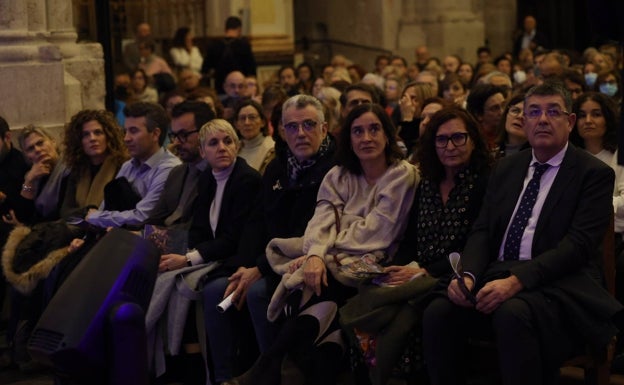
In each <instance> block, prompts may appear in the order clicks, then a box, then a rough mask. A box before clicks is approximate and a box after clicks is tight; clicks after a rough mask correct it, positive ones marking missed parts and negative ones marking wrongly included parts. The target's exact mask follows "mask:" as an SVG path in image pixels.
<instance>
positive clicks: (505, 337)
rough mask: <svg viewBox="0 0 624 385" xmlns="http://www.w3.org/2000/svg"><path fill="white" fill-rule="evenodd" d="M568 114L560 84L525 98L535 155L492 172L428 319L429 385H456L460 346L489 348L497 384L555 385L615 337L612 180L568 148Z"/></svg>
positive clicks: (603, 168)
mask: <svg viewBox="0 0 624 385" xmlns="http://www.w3.org/2000/svg"><path fill="white" fill-rule="evenodd" d="M571 105H572V100H571V98H570V94H569V93H568V91H567V90H566V89H565V87H564V86H563V85H562V84H560V83H552V82H547V83H544V84H542V85H539V86H536V87H534V88H532V89H531V90H529V92H528V93H527V95H526V97H525V100H524V130H525V131H526V134H527V137H528V141H529V143H530V144H531V146H532V149H527V150H524V151H521V152H519V153H517V154H514V155H511V156H509V157H505V158H503V159H501V160H500V161H499V163H498V165H497V167H496V168H495V169H494V170H493V171H492V174H491V175H490V178H489V183H488V188H487V191H486V194H485V199H484V201H483V207H482V209H481V212H480V215H479V218H478V219H477V221H476V222H475V224H474V226H473V230H472V233H471V235H470V237H469V239H468V241H467V243H466V246H465V248H464V250H463V253H462V256H461V263H462V266H463V273H462V274H461V275H460V276H459V278H453V280H451V282H450V284H449V286H448V289H447V292H446V295H444V294H443V295H441V296H438V297H437V298H435V299H434V300H433V301H432V302H431V303H430V304H429V306H428V307H427V308H426V310H425V312H424V319H423V342H424V350H425V360H426V362H427V367H428V371H429V374H430V378H431V383H432V384H434V385H435V384H456V383H461V382H462V380H463V379H462V376H463V374H464V373H465V371H464V370H463V369H465V368H464V364H465V362H466V359H465V358H466V357H465V356H464V355H463V354H462V349H461V346H460V345H461V344H463V343H464V342H465V339H466V337H468V336H475V335H477V336H481V337H482V336H483V335H484V333H486V334H485V335H489V336H492V335H493V336H494V337H495V340H496V345H497V348H498V358H499V363H500V373H501V376H502V380H503V381H502V382H503V383H504V384H551V383H556V382H557V377H558V375H559V367H560V365H561V364H562V363H563V362H564V361H565V360H566V359H567V358H570V357H571V356H573V355H574V354H575V353H584V352H585V349H586V348H587V345H589V347H590V349H592V350H593V351H601V349H605V348H606V346H607V345H608V344H609V342H610V341H611V339H612V337H613V336H614V335H615V333H616V332H617V329H616V328H615V326H614V325H613V323H612V322H611V318H612V316H613V315H614V314H615V313H616V312H619V311H621V310H622V305H620V304H619V303H618V302H617V301H616V300H615V299H613V297H611V296H610V295H609V293H608V292H607V291H606V290H605V289H604V288H603V282H602V278H600V277H602V271H601V268H600V265H599V258H600V253H601V251H600V247H599V246H600V243H601V241H602V239H603V237H604V234H605V231H607V227H608V226H609V218H610V217H611V216H612V215H613V205H612V193H613V184H614V174H613V171H612V170H611V169H610V167H608V166H607V165H605V164H604V163H602V162H599V161H596V159H595V158H592V156H591V155H590V154H589V153H587V152H585V151H583V150H581V149H577V148H575V147H574V146H573V145H571V144H569V143H568V137H569V134H570V132H571V131H572V128H573V127H574V123H575V121H576V116H575V115H574V114H573V113H570V112H568V111H570V109H571ZM451 140H452V139H451ZM459 281H463V283H464V284H465V286H466V288H467V290H468V291H470V293H466V292H465V291H466V290H464V291H462V288H461V286H462V285H461V284H460V282H459ZM466 288H465V289H466ZM473 295H474V298H473V299H472V300H473V301H472V302H471V300H470V297H472V296H473ZM473 303H474V304H473ZM462 346H463V345H462Z"/></svg>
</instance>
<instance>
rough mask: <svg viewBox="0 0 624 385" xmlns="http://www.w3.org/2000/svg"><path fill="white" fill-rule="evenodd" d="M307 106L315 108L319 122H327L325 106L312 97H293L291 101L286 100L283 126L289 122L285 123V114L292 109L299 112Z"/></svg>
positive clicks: (283, 106)
mask: <svg viewBox="0 0 624 385" xmlns="http://www.w3.org/2000/svg"><path fill="white" fill-rule="evenodd" d="M307 106H312V107H314V109H315V110H316V115H317V117H318V120H319V121H320V122H323V123H324V122H325V113H324V112H323V104H322V103H321V102H320V101H319V100H318V99H317V98H315V97H314V96H310V95H303V94H300V95H295V96H293V97H291V98H290V99H288V100H286V101H285V102H284V104H283V105H282V124H285V123H287V122H284V114H285V113H286V111H287V110H288V109H290V108H295V109H297V110H300V109H303V108H306V107H307Z"/></svg>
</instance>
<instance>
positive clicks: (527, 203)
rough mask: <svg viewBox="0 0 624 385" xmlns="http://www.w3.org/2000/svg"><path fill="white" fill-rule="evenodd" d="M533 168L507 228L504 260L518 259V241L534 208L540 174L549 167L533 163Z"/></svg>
mask: <svg viewBox="0 0 624 385" xmlns="http://www.w3.org/2000/svg"><path fill="white" fill-rule="evenodd" d="M533 166H534V167H535V171H533V177H532V178H531V180H530V181H529V184H528V185H527V187H526V189H525V190H524V194H523V195H522V199H520V206H518V211H516V215H514V217H513V220H512V221H511V226H509V232H508V233H507V239H506V240H505V249H504V250H503V255H504V259H505V260H510V259H518V257H519V255H520V241H522V234H524V229H525V228H526V225H527V223H528V222H529V218H530V217H531V212H532V211H533V206H535V201H536V200H537V193H538V192H539V189H540V179H541V178H542V174H544V172H545V171H546V170H547V169H548V167H550V165H549V164H548V163H544V164H540V163H537V162H535V163H533Z"/></svg>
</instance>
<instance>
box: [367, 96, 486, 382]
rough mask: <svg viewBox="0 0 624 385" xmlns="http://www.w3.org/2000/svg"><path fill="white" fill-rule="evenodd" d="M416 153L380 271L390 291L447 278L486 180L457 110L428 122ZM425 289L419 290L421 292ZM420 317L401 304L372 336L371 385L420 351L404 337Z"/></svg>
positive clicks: (479, 143)
mask: <svg viewBox="0 0 624 385" xmlns="http://www.w3.org/2000/svg"><path fill="white" fill-rule="evenodd" d="M416 154H417V155H416V156H417V160H418V163H419V171H420V174H421V180H420V184H419V185H418V189H417V190H416V196H415V199H414V204H413V206H412V209H411V211H410V214H409V220H408V224H407V228H406V230H405V235H404V237H403V240H402V241H401V244H400V247H399V250H398V252H397V254H396V255H395V257H394V259H393V261H392V263H393V265H392V266H388V267H386V268H385V272H386V273H387V274H386V275H385V276H383V278H381V279H380V282H382V283H384V284H387V285H390V286H399V285H403V284H406V283H408V282H410V281H411V280H413V279H418V278H415V277H418V276H419V275H426V276H432V277H434V278H439V279H440V280H444V281H446V280H448V279H449V278H450V273H451V272H452V271H451V266H450V264H449V261H448V255H449V254H450V253H451V252H459V253H461V251H462V250H463V247H464V244H465V242H466V239H467V236H468V232H469V231H470V228H471V226H472V223H473V222H474V220H475V219H476V217H477V215H478V213H479V210H480V208H481V202H482V200H483V195H484V193H485V187H486V185H487V179H488V175H489V169H490V156H489V153H488V150H487V148H486V145H485V142H484V140H483V139H482V137H481V135H480V134H479V124H478V123H477V122H476V120H475V119H474V118H473V117H472V116H471V115H470V114H469V113H468V112H466V110H464V109H462V108H460V107H456V106H452V107H446V108H444V109H442V110H440V111H438V112H436V113H435V114H434V115H433V116H432V117H431V120H430V121H429V123H428V124H427V126H426V127H425V132H424V133H423V136H422V137H421V138H420V141H419V147H418V151H417V153H416ZM414 262H416V263H414ZM430 287H431V285H429V286H428V287H427V286H426V285H423V287H422V289H421V290H425V291H426V290H428V288H430ZM445 287H446V285H445ZM416 294H422V293H416ZM414 297H415V296H414ZM414 297H411V298H414ZM420 312H421V310H420V309H419V307H418V306H414V303H410V304H408V303H405V305H404V306H403V307H402V308H401V310H399V311H398V312H397V315H396V316H395V317H394V318H392V320H391V321H390V322H389V323H388V324H387V325H385V326H384V327H383V328H380V330H381V331H380V332H379V333H378V334H377V335H376V336H375V337H374V339H375V342H376V348H375V349H374V352H370V351H369V352H366V353H367V355H366V362H367V363H371V361H372V360H374V361H375V365H374V366H371V367H370V375H371V380H372V383H373V384H375V385H377V384H379V385H382V384H386V382H387V381H388V378H389V377H390V374H391V372H392V369H393V368H394V367H395V366H396V365H397V364H398V363H399V358H400V357H401V354H402V353H404V352H405V349H406V348H409V349H408V351H409V350H410V349H419V348H420V347H419V346H417V344H416V343H414V341H413V339H410V338H409V334H410V332H412V330H413V328H414V327H415V325H417V324H418V317H419V313H420ZM408 344H409V346H408ZM418 364H422V363H421V362H417V361H416V357H415V356H412V357H410V361H409V362H408V363H407V366H408V367H406V368H401V369H405V372H406V373H409V371H410V370H412V369H414V368H416V367H417V365H418Z"/></svg>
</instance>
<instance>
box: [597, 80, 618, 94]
mask: <svg viewBox="0 0 624 385" xmlns="http://www.w3.org/2000/svg"><path fill="white" fill-rule="evenodd" d="M598 88H599V89H600V93H601V94H605V95H607V96H614V95H615V94H616V93H617V91H618V86H617V84H613V83H602V84H601V85H600V87H598Z"/></svg>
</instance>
